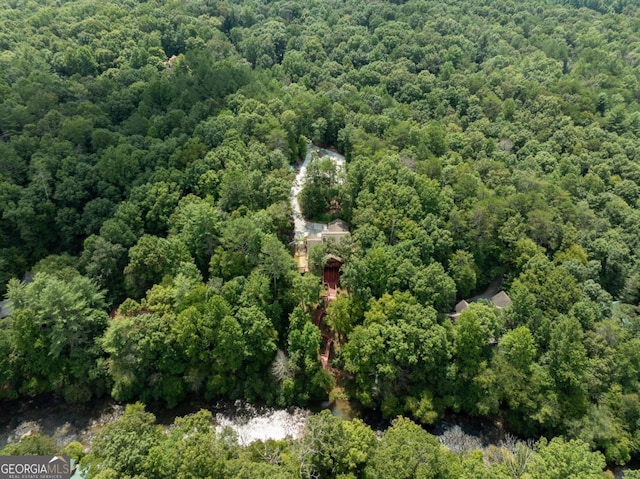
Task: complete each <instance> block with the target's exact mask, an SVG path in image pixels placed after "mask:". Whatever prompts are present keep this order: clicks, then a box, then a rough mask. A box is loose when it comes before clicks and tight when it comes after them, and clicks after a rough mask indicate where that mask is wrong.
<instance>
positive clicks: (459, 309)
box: [454, 299, 469, 314]
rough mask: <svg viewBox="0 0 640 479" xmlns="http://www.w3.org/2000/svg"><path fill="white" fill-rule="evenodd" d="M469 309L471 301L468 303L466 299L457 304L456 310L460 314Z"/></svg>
mask: <svg viewBox="0 0 640 479" xmlns="http://www.w3.org/2000/svg"><path fill="white" fill-rule="evenodd" d="M466 309H469V303H467V302H466V301H465V300H464V299H463V300H462V301H460V302H459V303H458V304H456V307H455V308H454V311H455V312H456V313H458V314H460V313H462V312H463V311H464V310H466Z"/></svg>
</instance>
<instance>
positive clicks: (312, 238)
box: [307, 235, 322, 251]
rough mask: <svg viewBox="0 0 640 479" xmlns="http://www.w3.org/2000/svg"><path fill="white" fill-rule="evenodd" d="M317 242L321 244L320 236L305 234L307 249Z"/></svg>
mask: <svg viewBox="0 0 640 479" xmlns="http://www.w3.org/2000/svg"><path fill="white" fill-rule="evenodd" d="M317 244H322V238H321V237H320V236H318V235H313V236H307V251H309V249H310V248H311V247H312V246H314V245H317Z"/></svg>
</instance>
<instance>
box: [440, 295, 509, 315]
mask: <svg viewBox="0 0 640 479" xmlns="http://www.w3.org/2000/svg"><path fill="white" fill-rule="evenodd" d="M489 302H490V303H491V304H492V305H493V306H495V307H496V308H498V309H504V308H506V307H507V306H511V298H510V297H509V295H508V294H507V293H505V292H504V291H499V292H498V293H496V294H494V295H493V296H491V298H490V299H489ZM467 309H469V303H468V302H467V300H465V299H463V300H462V301H460V302H458V304H456V306H455V308H454V309H453V312H452V313H449V314H448V315H447V316H449V317H450V318H451V319H458V318H459V317H460V315H461V314H462V312H463V311H465V310H467Z"/></svg>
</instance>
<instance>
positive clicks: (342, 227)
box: [325, 220, 349, 233]
mask: <svg viewBox="0 0 640 479" xmlns="http://www.w3.org/2000/svg"><path fill="white" fill-rule="evenodd" d="M325 231H327V232H331V233H348V232H349V224H348V223H347V222H346V221H343V220H333V221H331V222H330V223H329V224H328V225H327V229H326V230H325Z"/></svg>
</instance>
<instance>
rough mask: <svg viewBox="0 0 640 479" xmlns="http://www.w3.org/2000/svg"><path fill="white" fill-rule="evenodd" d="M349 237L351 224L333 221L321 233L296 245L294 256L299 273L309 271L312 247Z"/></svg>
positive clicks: (308, 237)
mask: <svg viewBox="0 0 640 479" xmlns="http://www.w3.org/2000/svg"><path fill="white" fill-rule="evenodd" d="M349 235H350V233H349V224H348V223H347V222H346V221H343V220H333V221H331V222H330V223H329V224H327V225H324V228H323V229H322V231H320V232H319V233H316V234H310V235H309V236H307V238H306V239H305V241H304V242H299V243H298V244H297V245H296V250H295V253H294V256H295V258H296V262H297V263H298V271H299V272H300V273H306V272H307V271H309V263H308V261H309V258H308V255H309V250H311V247H313V246H315V245H320V244H322V243H327V242H329V241H333V242H336V243H337V242H339V241H341V240H342V239H343V238H346V237H348V236H349Z"/></svg>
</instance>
